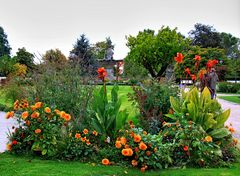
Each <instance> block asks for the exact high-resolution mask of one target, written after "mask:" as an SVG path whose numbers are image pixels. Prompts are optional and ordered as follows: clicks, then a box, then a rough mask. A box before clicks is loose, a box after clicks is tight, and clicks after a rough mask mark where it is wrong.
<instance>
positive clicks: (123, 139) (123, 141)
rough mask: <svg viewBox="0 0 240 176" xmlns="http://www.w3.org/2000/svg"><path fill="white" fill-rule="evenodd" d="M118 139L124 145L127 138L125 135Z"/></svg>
mask: <svg viewBox="0 0 240 176" xmlns="http://www.w3.org/2000/svg"><path fill="white" fill-rule="evenodd" d="M120 141H121V144H122V145H125V144H126V143H127V139H126V138H125V137H121V138H120Z"/></svg>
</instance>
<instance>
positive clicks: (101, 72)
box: [97, 67, 107, 80]
mask: <svg viewBox="0 0 240 176" xmlns="http://www.w3.org/2000/svg"><path fill="white" fill-rule="evenodd" d="M97 72H98V78H100V79H102V80H104V78H105V77H106V76H107V71H106V70H105V68H104V67H101V68H99V69H98V70H97Z"/></svg>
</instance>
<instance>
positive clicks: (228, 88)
mask: <svg viewBox="0 0 240 176" xmlns="http://www.w3.org/2000/svg"><path fill="white" fill-rule="evenodd" d="M217 90H218V92H222V93H238V92H240V84H239V83H229V82H220V83H218V88H217Z"/></svg>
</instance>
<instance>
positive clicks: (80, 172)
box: [0, 154, 240, 176]
mask: <svg viewBox="0 0 240 176" xmlns="http://www.w3.org/2000/svg"><path fill="white" fill-rule="evenodd" d="M239 170H240V163H235V164H233V165H232V167H231V168H216V169H194V168H189V169H166V170H161V171H160V170H159V171H146V172H145V173H141V172H140V171H139V170H138V169H134V168H124V167H119V166H103V165H101V164H96V163H80V162H77V161H72V162H66V161H49V160H41V159H37V158H30V157H22V156H21V157H18V156H14V155H10V154H0V176H13V175H14V176H24V175H25V176H65V175H69V176H114V175H115V176H141V175H145V176H159V175H161V176H164V175H165V176H202V175H208V176H211V175H213V176H230V175H239Z"/></svg>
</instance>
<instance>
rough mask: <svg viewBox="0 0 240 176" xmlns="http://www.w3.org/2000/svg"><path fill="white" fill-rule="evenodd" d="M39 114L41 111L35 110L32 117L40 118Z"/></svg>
mask: <svg viewBox="0 0 240 176" xmlns="http://www.w3.org/2000/svg"><path fill="white" fill-rule="evenodd" d="M39 116H40V113H39V112H37V111H34V112H33V113H32V114H31V117H32V118H33V119H36V118H38V117H39Z"/></svg>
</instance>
